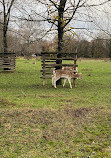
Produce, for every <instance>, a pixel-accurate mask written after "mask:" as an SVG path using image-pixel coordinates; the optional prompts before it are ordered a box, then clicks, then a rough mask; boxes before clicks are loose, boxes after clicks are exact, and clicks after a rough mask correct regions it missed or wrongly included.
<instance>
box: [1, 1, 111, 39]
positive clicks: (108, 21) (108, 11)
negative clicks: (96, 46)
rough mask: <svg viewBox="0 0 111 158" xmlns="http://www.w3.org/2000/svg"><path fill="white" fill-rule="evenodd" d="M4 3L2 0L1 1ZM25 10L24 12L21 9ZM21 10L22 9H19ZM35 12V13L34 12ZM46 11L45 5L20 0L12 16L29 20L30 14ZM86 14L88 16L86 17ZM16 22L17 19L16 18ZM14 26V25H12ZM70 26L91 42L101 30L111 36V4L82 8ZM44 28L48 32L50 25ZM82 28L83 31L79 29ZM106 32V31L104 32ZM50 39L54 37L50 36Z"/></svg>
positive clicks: (91, 2) (45, 25) (93, 2)
mask: <svg viewBox="0 0 111 158" xmlns="http://www.w3.org/2000/svg"><path fill="white" fill-rule="evenodd" d="M0 1H2V0H0ZM104 1H105V0H88V1H87V2H88V3H87V4H99V3H102V2H104ZM21 7H22V8H23V10H22V9H21ZM19 8H20V9H19ZM0 9H1V10H2V6H1V3H0ZM32 10H33V11H32ZM44 10H45V7H44V6H43V5H38V4H37V2H36V0H33V1H31V0H28V1H27V0H24V2H22V3H21V1H20V0H18V2H17V4H16V3H15V5H14V7H13V10H12V12H11V13H12V16H15V17H16V16H18V17H23V18H28V15H29V14H34V12H35V13H36V12H38V13H41V12H43V11H44ZM84 14H86V15H88V16H85V15H84ZM36 18H37V19H40V17H38V16H35V19H36ZM14 19H15V20H16V18H14ZM88 20H89V21H93V22H94V23H92V22H83V21H88ZM10 24H11V26H13V27H14V28H17V26H16V25H15V24H14V22H13V23H10ZM12 24H13V25H12ZM70 26H73V27H74V28H76V29H75V32H76V33H77V34H79V35H80V34H81V36H82V37H83V36H84V37H85V38H88V39H89V40H90V39H92V37H94V36H95V34H98V33H99V32H100V30H106V34H107V33H109V34H111V2H108V3H107V4H104V5H101V6H98V7H91V8H88V7H87V8H84V9H82V8H80V9H79V10H78V14H75V20H73V21H71V23H70ZM43 27H44V28H45V29H46V30H47V29H48V28H49V25H48V23H44V25H43ZM77 28H82V30H80V29H77ZM83 28H87V30H84V29H83ZM102 32H105V31H102ZM50 37H53V36H52V35H50Z"/></svg>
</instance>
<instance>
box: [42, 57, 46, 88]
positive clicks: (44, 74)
mask: <svg viewBox="0 0 111 158" xmlns="http://www.w3.org/2000/svg"><path fill="white" fill-rule="evenodd" d="M44 69H45V56H44V57H43V70H44ZM45 83H46V82H45V71H43V86H45Z"/></svg>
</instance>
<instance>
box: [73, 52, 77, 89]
mask: <svg viewBox="0 0 111 158" xmlns="http://www.w3.org/2000/svg"><path fill="white" fill-rule="evenodd" d="M76 61H77V54H75V59H74V65H76V63H77V62H76ZM74 70H76V67H74ZM75 73H76V72H74V74H75ZM73 87H74V88H75V87H76V78H74V79H73Z"/></svg>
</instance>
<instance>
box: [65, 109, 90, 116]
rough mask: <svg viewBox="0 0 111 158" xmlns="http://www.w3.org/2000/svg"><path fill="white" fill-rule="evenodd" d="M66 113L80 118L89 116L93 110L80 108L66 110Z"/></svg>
mask: <svg viewBox="0 0 111 158" xmlns="http://www.w3.org/2000/svg"><path fill="white" fill-rule="evenodd" d="M64 111H65V113H66V114H67V115H70V116H73V117H80V116H86V115H87V114H89V113H90V112H91V111H92V109H91V108H86V107H83V108H78V109H71V108H70V109H68V108H66V109H65V110H64Z"/></svg>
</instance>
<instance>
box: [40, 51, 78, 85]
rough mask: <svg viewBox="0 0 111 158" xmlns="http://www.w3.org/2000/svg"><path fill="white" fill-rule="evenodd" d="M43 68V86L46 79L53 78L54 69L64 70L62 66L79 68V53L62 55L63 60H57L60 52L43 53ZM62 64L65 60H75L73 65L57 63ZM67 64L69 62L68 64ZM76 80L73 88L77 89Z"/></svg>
mask: <svg viewBox="0 0 111 158" xmlns="http://www.w3.org/2000/svg"><path fill="white" fill-rule="evenodd" d="M41 55H42V56H41V62H42V64H41V66H42V70H41V72H42V77H41V78H42V79H43V85H45V83H46V79H50V78H52V77H51V76H52V73H53V69H54V68H57V67H60V68H62V66H74V68H75V69H76V67H78V65H77V63H76V62H77V53H61V56H62V57H61V58H57V55H58V52H42V53H41ZM61 60H62V62H63V61H64V60H70V61H71V60H73V63H72V64H64V63H63V64H57V61H61ZM66 63H67V62H66ZM75 80H76V79H74V82H73V86H74V87H75Z"/></svg>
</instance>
